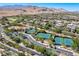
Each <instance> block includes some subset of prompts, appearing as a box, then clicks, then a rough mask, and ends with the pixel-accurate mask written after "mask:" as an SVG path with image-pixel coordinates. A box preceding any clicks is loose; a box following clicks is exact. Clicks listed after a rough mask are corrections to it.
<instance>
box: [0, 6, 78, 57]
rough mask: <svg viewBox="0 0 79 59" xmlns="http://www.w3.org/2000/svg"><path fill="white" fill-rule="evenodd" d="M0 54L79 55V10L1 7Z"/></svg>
mask: <svg viewBox="0 0 79 59" xmlns="http://www.w3.org/2000/svg"><path fill="white" fill-rule="evenodd" d="M0 55H1V56H79V12H71V11H67V10H65V9H62V8H59V9H56V8H47V7H38V6H26V7H18V8H12V7H6V8H0Z"/></svg>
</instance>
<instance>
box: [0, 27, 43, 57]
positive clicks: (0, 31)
mask: <svg viewBox="0 0 79 59" xmlns="http://www.w3.org/2000/svg"><path fill="white" fill-rule="evenodd" d="M0 29H1V30H0V33H1V34H2V37H3V38H4V39H5V40H7V41H10V42H12V43H13V44H16V43H15V42H14V41H12V40H11V39H10V38H9V37H8V36H7V35H6V34H5V33H4V32H3V30H4V29H3V28H2V26H0ZM19 46H20V47H21V50H22V51H23V50H24V51H29V52H31V53H32V54H35V55H39V56H42V54H41V53H39V52H37V51H35V50H33V49H31V48H28V47H25V46H22V45H19Z"/></svg>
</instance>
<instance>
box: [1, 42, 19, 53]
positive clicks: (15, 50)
mask: <svg viewBox="0 0 79 59" xmlns="http://www.w3.org/2000/svg"><path fill="white" fill-rule="evenodd" d="M0 44H1V45H3V46H4V47H7V48H9V49H10V50H12V51H14V52H17V53H21V52H20V51H18V49H15V48H13V47H10V46H8V45H6V44H4V43H2V42H0Z"/></svg>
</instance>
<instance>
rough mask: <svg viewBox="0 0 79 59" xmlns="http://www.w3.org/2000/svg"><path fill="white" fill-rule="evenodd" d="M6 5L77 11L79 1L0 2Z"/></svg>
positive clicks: (1, 4) (0, 4)
mask: <svg viewBox="0 0 79 59" xmlns="http://www.w3.org/2000/svg"><path fill="white" fill-rule="evenodd" d="M7 5H25V6H28V5H32V6H39V7H48V8H63V9H66V10H69V11H79V3H0V6H7Z"/></svg>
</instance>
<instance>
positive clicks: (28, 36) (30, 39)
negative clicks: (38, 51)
mask: <svg viewBox="0 0 79 59" xmlns="http://www.w3.org/2000/svg"><path fill="white" fill-rule="evenodd" d="M23 34H24V35H25V36H26V37H27V38H28V40H29V41H30V42H32V43H34V44H36V45H39V46H43V47H46V46H45V45H44V44H41V43H39V42H36V41H35V39H34V38H33V37H32V36H31V35H30V34H26V33H23ZM49 49H54V48H49ZM55 50H56V51H57V52H58V54H60V53H61V52H63V53H64V54H65V55H66V56H73V52H70V51H67V50H63V49H61V48H58V47H56V49H55Z"/></svg>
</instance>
